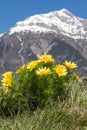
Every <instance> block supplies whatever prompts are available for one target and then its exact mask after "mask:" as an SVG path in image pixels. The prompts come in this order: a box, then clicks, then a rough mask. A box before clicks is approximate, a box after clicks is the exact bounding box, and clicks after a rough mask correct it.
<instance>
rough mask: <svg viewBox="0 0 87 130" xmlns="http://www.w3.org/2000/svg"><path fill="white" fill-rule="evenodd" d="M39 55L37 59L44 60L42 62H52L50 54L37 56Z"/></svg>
mask: <svg viewBox="0 0 87 130" xmlns="http://www.w3.org/2000/svg"><path fill="white" fill-rule="evenodd" d="M38 57H39V60H40V61H41V62H44V63H48V62H54V59H53V58H52V56H51V55H46V54H44V55H41V56H38Z"/></svg>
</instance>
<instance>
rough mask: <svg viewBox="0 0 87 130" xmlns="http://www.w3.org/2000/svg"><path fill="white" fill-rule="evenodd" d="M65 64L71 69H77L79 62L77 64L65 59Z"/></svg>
mask: <svg viewBox="0 0 87 130" xmlns="http://www.w3.org/2000/svg"><path fill="white" fill-rule="evenodd" d="M64 64H65V65H66V67H67V68H69V69H75V68H77V67H78V66H77V64H75V63H74V62H71V61H65V62H64Z"/></svg>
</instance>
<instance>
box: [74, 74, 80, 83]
mask: <svg viewBox="0 0 87 130" xmlns="http://www.w3.org/2000/svg"><path fill="white" fill-rule="evenodd" d="M73 76H74V78H75V79H76V80H77V81H79V82H82V80H81V79H80V77H79V76H78V75H77V73H76V72H74V73H73Z"/></svg>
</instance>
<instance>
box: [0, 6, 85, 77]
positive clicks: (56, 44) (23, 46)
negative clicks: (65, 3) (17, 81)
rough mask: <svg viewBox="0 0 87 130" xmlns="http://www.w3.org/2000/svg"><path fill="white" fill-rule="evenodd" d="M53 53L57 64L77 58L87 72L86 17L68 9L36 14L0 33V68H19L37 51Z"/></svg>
mask: <svg viewBox="0 0 87 130" xmlns="http://www.w3.org/2000/svg"><path fill="white" fill-rule="evenodd" d="M43 53H50V54H52V55H53V56H54V58H56V61H57V63H58V62H59V63H60V62H62V61H64V60H66V59H67V60H74V61H76V62H77V64H78V65H79V68H80V69H79V70H78V71H79V73H80V74H81V75H85V74H86V73H87V20H86V19H82V18H79V17H76V16H75V15H73V14H72V13H71V12H69V11H68V10H66V9H62V10H59V11H54V12H50V13H47V14H39V15H34V16H31V17H29V18H26V19H25V20H24V21H20V22H17V23H16V25H15V26H14V27H12V28H11V29H10V30H9V31H8V32H6V33H5V34H1V35H0V70H2V71H1V72H3V71H8V70H16V69H17V68H18V67H19V66H20V65H23V64H25V63H27V62H28V61H29V60H32V59H36V58H37V55H38V54H43Z"/></svg>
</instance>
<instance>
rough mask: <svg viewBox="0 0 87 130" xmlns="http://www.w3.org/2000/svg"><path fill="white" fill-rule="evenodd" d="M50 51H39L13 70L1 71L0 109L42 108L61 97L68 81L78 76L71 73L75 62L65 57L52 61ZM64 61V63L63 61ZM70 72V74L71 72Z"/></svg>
mask: <svg viewBox="0 0 87 130" xmlns="http://www.w3.org/2000/svg"><path fill="white" fill-rule="evenodd" d="M54 61H55V60H54V59H53V58H52V56H51V55H42V56H40V57H39V59H38V60H35V61H31V62H29V63H28V64H26V65H24V66H22V67H20V68H19V69H18V70H17V71H16V72H15V73H12V72H5V73H4V74H3V75H2V79H1V87H0V113H1V115H3V114H5V115H13V114H16V113H21V112H23V111H24V110H25V109H28V108H29V109H30V110H32V111H33V110H35V109H36V108H37V107H39V108H43V107H45V106H47V105H48V104H50V101H51V100H53V101H54V102H55V101H57V100H58V99H60V100H61V101H63V100H65V99H66V97H67V96H68V92H69V89H70V82H72V83H74V82H75V79H76V80H78V81H79V80H80V78H79V77H78V76H77V74H76V73H75V68H77V65H76V64H75V63H74V62H68V61H66V62H65V63H63V64H61V65H60V64H58V65H56V64H55V62H54ZM64 64H65V65H64ZM73 72H74V74H73Z"/></svg>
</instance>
